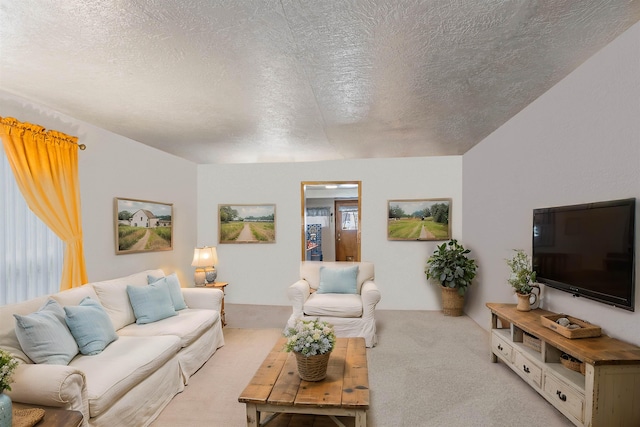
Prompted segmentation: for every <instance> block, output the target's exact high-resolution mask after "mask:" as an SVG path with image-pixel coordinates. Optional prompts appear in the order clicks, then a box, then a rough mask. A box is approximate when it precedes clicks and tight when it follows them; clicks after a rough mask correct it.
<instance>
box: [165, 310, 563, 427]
mask: <svg viewBox="0 0 640 427" xmlns="http://www.w3.org/2000/svg"><path fill="white" fill-rule="evenodd" d="M287 310H290V308H289V309H287V308H286V307H269V306H250V305H231V304H229V305H228V308H227V310H226V311H227V322H228V327H227V328H225V329H224V335H225V341H226V344H225V346H224V347H222V348H220V349H219V350H218V351H217V352H216V353H215V354H214V355H213V357H211V359H209V361H208V362H207V363H206V364H205V365H204V366H203V367H202V368H201V369H200V371H198V372H197V373H196V374H195V375H194V376H193V377H191V379H190V381H189V385H187V387H186V388H185V390H184V392H182V393H180V394H179V395H177V396H176V397H175V398H174V399H173V400H172V401H171V403H170V404H169V405H168V406H167V407H166V408H165V410H164V411H163V412H162V413H161V414H160V416H159V417H158V418H157V419H156V420H155V421H154V422H153V424H152V427H181V426H185V427H186V426H212V427H218V426H219V427H235V426H238V427H240V426H245V425H246V418H245V407H244V404H241V403H239V402H238V396H239V395H240V393H241V392H242V390H243V389H244V387H245V386H246V385H247V383H248V382H249V380H250V379H251V377H252V376H253V374H254V373H255V371H256V370H257V369H258V367H259V366H260V364H261V363H262V360H263V359H264V358H265V357H266V355H267V353H268V352H269V350H270V349H271V348H272V347H273V344H274V342H275V341H276V340H277V339H278V338H279V337H280V336H281V333H282V327H283V326H284V324H285V323H286V320H287V317H288V313H290V312H288V311H287ZM376 319H377V322H376V323H377V327H378V340H379V343H378V345H377V346H376V347H374V348H372V349H367V361H368V364H369V385H370V388H371V406H370V409H369V412H368V424H367V425H368V426H373V427H398V426H406V427H414V426H424V427H465V426H469V427H494V426H495V427H503V426H504V427H506V426H527V427H529V426H530V427H568V426H572V425H573V424H571V423H570V422H569V421H568V420H567V419H566V418H565V417H564V416H563V415H562V414H561V413H560V412H558V411H557V410H556V409H555V408H554V407H553V406H551V404H549V403H548V402H547V401H546V400H544V399H543V398H542V397H541V396H540V395H539V394H538V393H537V392H535V391H534V390H533V389H532V388H531V387H529V386H528V385H527V384H526V383H525V382H524V381H523V380H522V379H520V377H518V376H517V375H516V374H515V373H514V372H512V371H511V370H510V369H509V368H507V367H506V366H504V364H502V363H491V362H490V357H489V348H490V346H489V333H488V332H487V331H486V330H484V329H482V328H481V327H480V326H478V325H477V324H476V323H475V322H474V321H473V320H471V319H470V318H468V317H466V316H462V317H447V316H444V315H443V314H442V313H441V312H436V311H395V310H379V311H377V312H376ZM487 322H489V313H488V312H487ZM279 325H282V326H279ZM261 327H264V329H261Z"/></svg>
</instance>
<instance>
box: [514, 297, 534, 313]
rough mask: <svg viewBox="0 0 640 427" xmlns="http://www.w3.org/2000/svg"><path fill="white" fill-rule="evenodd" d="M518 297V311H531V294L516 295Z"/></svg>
mask: <svg viewBox="0 0 640 427" xmlns="http://www.w3.org/2000/svg"><path fill="white" fill-rule="evenodd" d="M516 295H517V296H518V305H516V310H518V311H531V294H516Z"/></svg>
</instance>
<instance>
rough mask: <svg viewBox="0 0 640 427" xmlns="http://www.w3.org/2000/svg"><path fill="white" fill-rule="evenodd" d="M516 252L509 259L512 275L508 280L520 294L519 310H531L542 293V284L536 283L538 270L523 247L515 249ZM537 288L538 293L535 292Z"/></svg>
mask: <svg viewBox="0 0 640 427" xmlns="http://www.w3.org/2000/svg"><path fill="white" fill-rule="evenodd" d="M514 251H515V254H514V255H513V256H512V257H511V258H510V259H508V260H507V265H508V266H509V268H510V269H511V276H509V279H508V280H507V281H508V282H509V284H510V285H511V286H513V289H514V290H515V292H516V295H517V296H518V305H517V306H516V309H517V310H519V311H530V310H531V305H535V303H536V301H537V300H538V294H539V293H540V286H538V285H536V284H535V281H536V272H535V271H533V267H532V266H531V259H530V258H529V256H528V255H527V254H526V253H525V252H524V251H523V250H522V249H514ZM534 289H537V291H538V293H537V294H536V293H535V292H534ZM531 299H533V301H531Z"/></svg>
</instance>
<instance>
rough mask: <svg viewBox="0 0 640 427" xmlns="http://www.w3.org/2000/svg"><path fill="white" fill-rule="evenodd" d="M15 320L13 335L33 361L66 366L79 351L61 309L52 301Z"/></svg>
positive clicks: (16, 317) (16, 315) (16, 316)
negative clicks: (14, 334)
mask: <svg viewBox="0 0 640 427" xmlns="http://www.w3.org/2000/svg"><path fill="white" fill-rule="evenodd" d="M13 317H15V319H16V336H17V337H18V341H19V342H20V347H22V350H23V351H24V353H25V354H26V355H27V356H29V359H31V360H33V361H34V362H35V363H45V364H48V365H68V364H69V362H71V359H73V358H74V357H75V355H76V354H78V344H76V340H74V339H73V336H72V335H71V332H69V328H67V325H66V323H65V321H64V309H63V308H62V306H61V305H60V304H59V303H58V302H57V301H55V300H52V299H50V300H48V301H47V302H46V303H45V304H44V305H43V306H42V308H40V310H38V311H36V312H35V313H31V314H28V315H26V316H21V315H19V314H14V315H13Z"/></svg>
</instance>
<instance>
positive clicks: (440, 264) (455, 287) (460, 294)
mask: <svg viewBox="0 0 640 427" xmlns="http://www.w3.org/2000/svg"><path fill="white" fill-rule="evenodd" d="M470 252H471V251H470V250H469V249H465V248H464V247H463V246H462V245H461V244H460V243H458V241H457V240H455V239H452V240H450V241H449V242H445V243H443V244H441V245H440V246H438V247H437V248H436V250H435V251H434V252H433V254H432V255H431V257H429V259H428V260H427V265H426V268H425V270H424V272H425V274H426V276H427V279H428V280H431V281H433V282H436V283H439V284H440V285H441V287H442V310H443V312H444V314H445V316H461V315H462V308H463V306H464V295H465V293H466V292H467V288H468V287H469V286H470V285H471V283H472V280H473V278H474V277H476V272H477V269H478V265H477V263H476V261H475V260H474V259H470V258H469V257H468V256H467V255H468V254H469V253H470Z"/></svg>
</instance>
